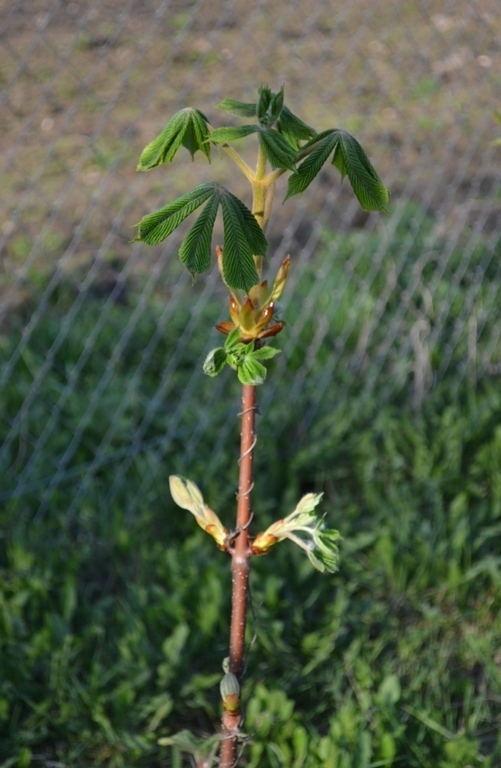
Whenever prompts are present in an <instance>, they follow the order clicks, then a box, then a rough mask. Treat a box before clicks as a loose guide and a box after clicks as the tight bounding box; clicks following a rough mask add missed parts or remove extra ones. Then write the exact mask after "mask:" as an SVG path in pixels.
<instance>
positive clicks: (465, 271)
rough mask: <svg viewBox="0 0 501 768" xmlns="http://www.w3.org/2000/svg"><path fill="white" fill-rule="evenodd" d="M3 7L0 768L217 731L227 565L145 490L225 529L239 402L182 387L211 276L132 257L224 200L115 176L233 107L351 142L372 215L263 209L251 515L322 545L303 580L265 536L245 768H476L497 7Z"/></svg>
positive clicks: (485, 592) (221, 2)
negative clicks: (208, 509)
mask: <svg viewBox="0 0 501 768" xmlns="http://www.w3.org/2000/svg"><path fill="white" fill-rule="evenodd" d="M0 14H1V15H0V48H1V56H0V62H1V63H0V78H1V88H2V91H1V95H0V100H1V109H0V127H1V133H0V136H1V143H2V148H3V152H2V159H1V162H0V200H1V206H2V214H1V221H0V274H1V280H0V360H1V367H0V520H1V530H0V590H1V591H0V623H1V625H2V630H3V631H2V633H1V635H0V653H1V657H0V658H1V664H2V669H3V672H2V679H1V680H0V757H1V758H3V761H4V762H3V763H1V765H2V766H3V767H4V768H7V767H8V766H12V765H20V766H23V765H31V764H33V765H35V764H36V765H47V766H49V765H51V766H56V765H57V766H60V765H68V766H70V765H72V766H73V765H89V764H92V765H101V764H102V765H116V766H121V765H145V766H149V765H173V766H181V765H184V764H185V763H183V762H182V761H183V760H185V759H186V758H183V757H182V756H181V753H180V752H179V750H178V749H177V748H171V747H159V746H158V745H157V740H158V738H159V737H161V736H165V735H166V734H169V733H173V732H175V731H176V730H180V729H181V728H184V727H187V728H190V729H192V730H193V731H194V732H195V733H196V734H197V735H199V736H200V735H203V734H209V733H211V732H212V731H213V729H214V725H213V724H214V722H217V719H218V717H219V714H218V712H219V704H218V698H217V681H218V680H219V677H220V674H221V672H220V663H221V661H222V658H223V657H224V655H225V654H226V650H225V649H226V645H227V637H226V634H227V621H228V610H229V604H228V595H227V592H228V586H229V579H228V567H227V566H228V563H227V562H225V560H224V557H223V556H222V555H221V556H220V557H217V553H215V551H213V549H212V548H211V542H210V541H208V540H207V541H206V540H205V538H204V536H203V534H202V533H201V532H199V531H198V530H197V531H195V530H194V527H195V526H194V524H193V523H192V520H191V519H189V520H188V519H185V518H187V517H188V515H186V514H183V513H181V512H180V511H179V510H176V509H175V508H174V506H173V504H172V502H171V501H170V498H169V495H168V483H167V479H168V475H169V474H171V473H173V472H178V473H182V474H184V475H186V476H188V477H190V478H191V479H192V480H193V481H194V482H196V483H197V484H198V485H199V486H200V487H201V488H202V489H203V491H204V495H205V497H206V500H207V501H208V503H210V504H211V506H213V507H215V508H216V509H217V510H218V512H220V514H221V516H222V517H224V516H225V515H226V516H227V522H228V524H230V523H229V521H230V520H231V519H232V515H233V511H232V508H233V500H234V493H235V488H236V478H237V468H236V463H235V456H236V452H237V450H238V438H239V434H238V433H239V425H238V419H237V413H238V410H239V390H238V383H237V382H235V381H233V378H232V377H231V376H229V375H222V376H220V377H219V378H218V379H215V380H209V379H207V377H205V376H204V375H203V373H202V367H201V366H202V361H203V359H204V357H205V355H206V354H207V353H208V351H209V350H210V349H212V348H213V347H214V346H216V345H217V344H219V343H220V339H221V337H220V336H219V337H218V334H217V332H216V331H215V329H214V325H215V323H216V322H218V321H220V320H223V319H226V314H227V311H226V297H225V292H224V291H223V290H222V289H221V285H220V281H219V280H218V274H217V270H215V269H214V270H213V271H211V272H210V273H208V274H207V275H204V276H202V277H201V278H199V279H198V280H197V282H196V283H195V284H194V285H192V282H191V277H190V275H189V274H188V273H187V272H186V271H185V270H184V268H183V267H182V265H181V264H180V262H179V260H178V258H177V245H179V242H180V238H181V236H182V231H181V232H180V234H179V236H178V234H177V232H176V233H175V234H174V235H173V236H172V237H171V238H170V239H169V240H168V241H167V242H166V243H164V244H163V245H161V246H158V247H155V248H149V247H147V246H145V245H143V244H140V243H134V244H132V243H131V240H132V238H133V237H134V236H135V233H136V230H135V225H136V224H137V223H138V221H139V220H140V219H141V217H142V216H143V215H144V214H146V213H149V212H151V211H152V210H154V209H155V208H157V207H160V206H161V205H164V204H166V203H167V202H169V201H171V200H172V199H173V198H174V197H176V196H178V195H180V194H182V193H183V192H186V191H188V190H189V189H191V188H192V187H194V186H196V185H197V184H198V183H200V182H201V181H208V180H215V181H221V182H222V183H224V184H226V185H228V186H229V187H230V188H231V190H232V191H233V192H234V193H235V194H237V195H239V196H240V197H242V199H243V200H244V201H247V202H249V197H248V191H247V189H246V186H245V181H241V180H240V179H239V178H238V177H236V178H233V177H232V172H233V168H232V167H231V165H230V164H229V162H228V159H227V158H226V157H225V156H223V155H221V157H218V156H217V153H215V154H214V159H213V162H212V165H208V163H207V161H206V159H205V158H203V157H202V156H201V155H200V153H199V154H198V155H197V156H196V158H195V161H194V162H193V163H192V162H191V160H190V159H189V155H188V154H187V153H186V154H185V155H184V156H183V155H178V156H177V157H176V159H175V161H174V163H173V164H172V165H170V166H165V167H163V168H159V169H156V170H154V171H153V172H151V173H148V174H136V172H135V167H136V165H137V162H138V158H139V155H140V152H141V150H142V148H143V147H144V146H145V145H146V144H147V143H148V142H150V141H151V140H152V139H153V138H154V137H155V136H157V135H158V133H159V132H160V131H161V130H162V128H163V126H164V125H165V123H166V122H167V120H168V119H169V117H170V116H172V114H173V113H175V112H176V111H178V110H179V109H182V108H183V107H186V106H194V107H198V108H199V109H201V110H202V111H203V112H204V113H205V114H206V115H207V117H208V118H209V121H210V122H211V124H212V125H213V126H216V127H217V126H220V125H224V124H227V123H228V121H229V120H230V121H231V120H233V118H228V116H227V115H226V114H225V113H224V112H221V111H218V110H217V108H216V107H217V104H218V103H219V102H220V101H221V100H222V99H223V98H226V97H231V98H236V99H240V100H242V101H253V100H254V99H255V95H256V91H257V88H258V87H259V86H260V85H261V84H263V83H264V84H268V85H269V86H270V87H271V88H272V89H273V90H275V91H276V90H278V89H279V88H280V86H282V85H283V86H284V87H285V98H286V103H287V104H288V106H289V107H290V108H291V109H292V110H293V111H294V112H295V113H296V114H297V115H298V116H299V117H301V118H302V119H303V120H305V121H306V122H307V123H309V124H310V125H312V126H313V127H314V128H316V129H317V130H318V131H321V130H325V129H328V128H336V127H340V128H345V129H347V130H348V131H350V132H351V133H353V134H354V135H355V136H356V137H357V138H358V139H359V141H360V142H361V143H362V145H363V146H364V148H365V149H366V151H367V153H368V154H369V157H370V159H371V161H372V162H373V164H374V165H375V167H376V169H377V170H378V172H379V174H380V176H381V178H382V179H383V182H384V183H385V184H386V186H388V187H389V188H390V190H391V193H392V198H391V204H390V212H389V213H388V214H382V215H379V214H378V215H376V214H366V213H364V212H363V211H361V210H360V207H359V205H358V203H357V201H356V199H355V197H354V195H353V193H352V191H351V188H350V186H349V184H348V182H347V181H345V182H344V183H342V182H341V179H340V176H339V174H338V173H337V171H336V170H335V169H334V168H332V167H331V166H326V167H325V169H324V170H323V171H322V172H321V174H320V175H319V177H318V178H317V180H316V181H315V182H314V184H312V186H311V187H310V188H309V190H308V192H307V193H306V194H305V195H304V196H303V197H302V199H299V198H292V199H291V200H288V201H287V203H286V204H285V205H283V206H282V205H281V199H282V198H283V196H284V195H285V189H286V186H285V183H284V185H283V189H279V190H278V194H277V201H276V204H275V214H274V217H273V220H272V223H271V225H270V229H269V232H268V233H267V234H268V238H269V240H270V244H271V248H270V259H269V269H270V275H271V276H273V274H274V273H275V272H276V270H277V269H278V265H279V264H280V263H281V260H282V259H283V257H284V256H285V255H286V254H287V253H290V254H291V256H292V269H291V274H290V279H289V282H288V286H287V291H286V293H285V295H284V296H283V300H282V301H283V306H282V314H283V318H284V320H285V322H286V328H285V331H284V332H283V333H282V334H281V335H280V336H279V337H278V338H277V342H279V343H278V346H279V347H280V348H281V349H282V354H281V355H279V356H278V357H277V358H276V359H275V360H274V361H273V363H272V364H271V365H270V372H269V376H268V380H267V382H266V386H264V387H263V388H262V390H260V391H259V403H260V413H261V417H260V420H259V442H258V453H257V464H256V501H255V512H256V515H257V516H260V518H261V519H262V520H264V521H269V520H270V521H271V519H274V518H276V517H277V516H283V515H285V514H287V513H288V512H289V511H292V509H293V507H294V505H295V503H296V501H297V500H298V498H299V496H300V495H301V493H305V492H308V491H311V490H315V491H324V492H325V501H324V503H325V509H326V511H327V519H328V522H329V525H330V526H332V527H337V528H339V530H340V531H341V534H342V536H343V539H344V541H343V544H342V546H341V553H342V565H341V570H340V573H339V574H338V575H336V576H334V577H331V576H328V577H325V576H320V575H318V574H316V573H312V571H311V568H310V566H309V564H308V563H307V562H306V561H305V562H304V563H303V562H302V559H301V557H300V554H299V553H296V552H291V551H290V550H291V549H292V547H291V548H289V547H288V546H287V545H286V544H283V545H282V546H283V549H284V551H283V552H277V554H276V555H275V553H273V556H271V557H269V558H266V559H262V560H260V561H259V562H258V563H257V564H256V568H255V583H254V586H253V607H254V614H253V615H254V618H253V621H252V622H251V627H250V634H249V641H250V640H251V638H254V639H256V637H257V641H256V642H255V643H254V644H252V646H251V650H250V651H249V661H248V678H247V679H248V684H247V685H248V691H247V692H246V697H247V701H248V717H247V720H246V723H245V726H244V730H246V732H248V733H249V735H250V737H251V738H252V740H251V743H249V744H248V746H247V749H246V750H245V752H244V758H243V760H244V764H248V765H258V764H259V765H268V764H269V765H271V766H282V765H283V766H286V765H287V766H289V765H294V766H296V767H297V768H299V766H301V765H303V764H304V765H307V766H310V765H311V766H316V765H322V766H333V767H334V766H336V768H338V767H339V768H344V766H356V767H357V768H358V767H360V768H365V767H366V766H367V767H368V766H374V768H375V766H383V765H393V764H395V765H406V766H428V765H429V766H432V765H433V766H436V765H440V766H443V767H444V768H445V766H456V765H457V766H458V767H460V768H465V766H466V765H490V766H495V765H499V760H500V759H501V742H500V737H499V724H500V719H501V694H500V691H501V656H500V655H499V647H500V645H501V624H500V619H499V608H500V597H501V577H500V557H499V545H500V538H501V483H500V481H499V470H500V462H501V423H500V416H501V393H500V386H499V376H501V336H500V333H501V259H500V256H501V147H500V146H496V145H495V140H496V139H497V138H499V136H501V125H500V124H499V123H498V122H496V119H495V113H496V111H499V110H500V109H501V106H500V105H501V100H500V86H501V37H500V24H501V20H500V12H499V8H498V3H497V2H496V0H482V2H477V1H476V0H475V1H474V2H471V1H470V2H462V1H458V0H456V2H452V1H447V0H443V2H431V0H423V2H400V3H397V2H387V1H386V2H383V1H382V0H372V1H371V2H369V1H368V0H366V1H363V0H352V2H350V3H336V2H333V0H311V2H309V3H299V2H294V1H292V0H291V1H289V2H282V1H281V0H275V2H274V3H264V2H256V3H248V2H244V1H243V0H215V1H213V2H209V0H197V1H196V2H189V1H184V2H182V1H181V0H173V1H172V2H170V1H169V0H124V1H123V2H118V0H87V1H86V2H83V1H82V2H66V1H64V2H63V0H31V2H29V3H27V2H22V0H11V2H7V0H0ZM243 151H245V150H243ZM251 156H252V155H249V157H251ZM216 235H217V232H216ZM176 238H177V239H176ZM214 242H217V237H216V238H215V241H214ZM496 761H497V762H496ZM188 764H189V763H188V762H186V765H188Z"/></svg>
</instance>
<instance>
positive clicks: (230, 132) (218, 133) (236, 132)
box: [210, 125, 260, 144]
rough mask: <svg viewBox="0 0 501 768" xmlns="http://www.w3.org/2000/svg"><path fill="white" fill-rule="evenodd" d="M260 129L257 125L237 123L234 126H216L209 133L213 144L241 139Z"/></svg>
mask: <svg viewBox="0 0 501 768" xmlns="http://www.w3.org/2000/svg"><path fill="white" fill-rule="evenodd" d="M259 130H260V127H259V125H239V126H234V127H225V128H216V130H215V131H212V133H211V135H210V140H211V142H212V143H213V144H226V143H227V142H228V141H235V140H236V139H243V138H244V137H245V136H249V135H250V134H251V133H256V132H257V131H259Z"/></svg>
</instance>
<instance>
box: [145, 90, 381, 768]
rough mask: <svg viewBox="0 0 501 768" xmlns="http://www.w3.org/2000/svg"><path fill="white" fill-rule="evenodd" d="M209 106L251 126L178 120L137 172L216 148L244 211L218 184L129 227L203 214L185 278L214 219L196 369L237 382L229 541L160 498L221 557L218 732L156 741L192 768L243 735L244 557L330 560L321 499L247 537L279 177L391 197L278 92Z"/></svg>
mask: <svg viewBox="0 0 501 768" xmlns="http://www.w3.org/2000/svg"><path fill="white" fill-rule="evenodd" d="M218 107H219V109H221V110H223V111H225V112H228V113H230V114H231V115H234V116H236V117H239V118H243V119H245V120H247V121H250V122H247V123H246V124H245V125H237V126H235V125H231V126H224V127H221V128H213V127H212V126H211V125H210V123H209V121H208V119H207V117H206V116H205V114H204V113H203V112H201V111H200V110H199V109H193V108H187V109H183V110H181V111H180V112H178V113H177V114H176V115H174V117H172V118H171V119H170V120H169V122H168V123H167V125H166V126H165V128H164V130H163V131H162V133H161V134H160V135H159V136H158V137H157V138H156V139H154V141H152V142H151V143H150V144H148V146H147V147H145V149H144V150H143V152H142V154H141V158H140V160H139V165H138V170H140V171H149V170H151V169H152V168H155V167H156V166H158V165H163V164H166V163H170V162H172V160H173V159H174V157H175V155H176V153H177V151H178V149H179V148H180V147H185V148H186V149H187V150H188V151H189V153H190V154H191V156H192V158H193V157H194V155H195V153H196V152H197V151H200V152H202V153H203V154H204V155H205V156H206V157H207V159H208V160H209V162H210V160H211V150H212V146H217V147H221V148H222V149H223V151H224V152H225V153H226V154H227V155H228V156H229V157H230V158H231V160H233V162H234V164H235V165H236V166H237V168H238V169H239V171H240V172H241V173H243V175H244V176H245V177H246V179H247V180H248V182H249V184H250V186H251V190H252V205H251V208H250V209H249V208H248V207H247V206H246V205H245V203H243V202H242V201H241V200H240V199H239V198H238V197H236V196H235V195H233V194H232V193H231V192H230V191H229V190H228V189H227V188H226V187H224V186H222V185H221V184H219V183H218V182H208V183H204V184H200V185H198V186H197V187H195V189H192V190H191V191H190V192H187V193H186V194H184V195H182V196H181V197H179V198H177V199H176V200H174V201H173V202H170V203H168V204H167V205H165V206H164V207H163V208H160V209H159V210H157V211H154V212H153V213H150V214H148V215H147V216H145V217H144V218H143V219H142V220H141V222H140V223H139V232H138V237H137V238H136V240H141V241H143V242H145V243H148V244H149V245H157V244H158V243H161V242H162V241H163V240H165V239H166V238H167V237H168V236H169V235H170V234H171V233H172V232H173V231H174V230H175V229H176V228H177V227H178V226H179V225H180V224H181V223H182V222H183V221H184V219H186V218H187V217H188V216H190V215H191V214H192V213H194V212H195V211H196V210H197V209H200V208H201V209H202V210H201V212H200V213H199V215H198V218H197V219H196V221H195V223H194V224H193V226H192V227H191V229H190V230H189V231H188V234H187V235H186V237H185V238H184V240H183V241H182V243H181V246H180V249H179V258H180V259H181V261H182V262H183V264H184V265H185V266H186V267H187V269H188V270H189V271H190V272H191V274H192V275H193V277H195V276H196V275H197V274H200V273H203V272H206V271H207V270H209V269H210V267H211V253H212V232H213V228H214V224H215V221H216V217H217V214H218V211H219V210H220V211H221V214H222V220H223V246H222V247H220V246H216V248H215V250H216V255H217V265H218V269H219V272H220V274H221V278H222V280H223V282H224V284H225V285H226V287H227V288H228V291H229V314H230V320H228V321H223V322H219V323H218V324H217V326H216V327H217V329H218V330H219V331H220V332H221V333H222V334H223V335H225V336H226V341H225V343H224V344H223V345H222V346H220V347H217V348H216V349H214V350H212V351H211V352H210V353H209V355H208V356H207V358H206V360H205V362H204V365H203V369H204V371H205V373H207V374H208V375H209V376H218V375H219V374H220V373H221V371H222V370H223V368H224V367H225V366H226V365H228V366H229V367H230V368H232V369H233V370H235V371H236V374H237V376H238V379H239V381H240V382H241V384H242V410H241V413H240V416H241V418H242V425H241V443H240V457H239V459H238V463H239V483H238V492H237V516H236V525H235V528H234V529H233V530H228V529H227V528H226V527H225V526H224V525H223V523H222V522H221V520H220V519H219V517H218V515H217V514H216V513H215V512H214V511H213V510H212V509H210V508H209V507H208V505H207V504H206V503H205V501H204V499H203V496H202V493H201V492H200V490H199V489H198V488H197V486H196V485H195V484H194V483H193V482H191V481H190V480H186V479H185V478H182V477H179V476H175V475H174V476H171V477H170V490H171V494H172V497H173V499H174V501H175V502H176V504H177V505H178V506H180V507H181V508H182V509H186V510H188V511H190V512H191V513H192V514H193V515H194V516H195V519H196V520H197V522H198V524H199V525H200V526H201V527H202V528H203V529H204V530H205V531H206V532H207V533H209V534H210V535H211V536H212V537H213V538H214V540H215V542H216V544H217V546H218V547H219V549H221V550H223V551H226V552H227V553H228V554H229V555H230V556H231V571H232V611H231V624H230V650H229V657H228V659H226V660H225V662H224V664H223V670H224V673H225V674H224V677H223V679H222V681H221V686H220V688H221V696H222V700H223V716H222V729H221V734H219V735H218V738H217V739H216V741H214V738H211V739H209V740H208V741H206V742H200V740H197V739H196V738H195V737H194V736H192V735H191V734H189V733H187V732H184V731H183V732H181V734H178V735H177V736H172V737H167V738H164V739H161V740H160V742H159V743H162V744H171V745H176V746H177V747H178V748H179V749H185V750H187V751H191V752H192V754H193V755H195V756H196V760H197V765H200V766H201V765H202V764H203V765H208V764H210V762H209V763H208V762H207V760H209V761H213V760H215V759H216V757H215V756H216V751H217V747H216V748H215V747H214V744H217V742H218V741H219V740H220V742H221V744H220V756H219V764H220V766H221V768H230V767H232V766H235V765H236V764H237V762H238V744H239V741H241V740H242V739H243V737H244V734H243V733H242V731H241V724H242V722H243V715H242V711H241V703H240V684H241V678H242V672H243V663H244V650H245V627H246V612H247V600H248V580H249V561H250V558H251V557H252V555H265V554H267V553H268V552H269V550H270V549H271V548H272V547H273V546H275V544H277V543H278V542H280V541H283V540H284V539H289V540H290V541H292V542H294V543H295V544H297V545H298V546H299V547H301V549H303V550H304V551H305V553H306V555H307V556H308V558H309V560H310V562H311V564H312V565H313V566H314V567H315V568H317V569H318V570H320V571H329V572H331V573H332V572H334V571H335V570H336V569H337V561H338V547H337V541H338V539H339V534H338V532H337V531H335V530H332V529H329V528H326V527H325V524H324V517H319V516H318V515H317V513H316V511H315V510H316V507H317V506H318V504H319V502H320V500H321V498H322V494H313V493H309V494H307V495H306V496H304V497H303V498H302V499H301V500H300V501H299V502H298V504H297V506H296V508H295V510H294V511H293V512H292V513H291V514H290V515H288V516H287V517H285V518H284V519H282V520H278V521H276V522H275V523H273V524H272V525H271V526H269V527H268V528H267V530H265V531H264V532H261V533H257V534H256V535H254V534H251V532H250V530H249V528H250V524H251V521H252V519H253V516H254V515H253V512H252V509H251V495H252V489H253V486H254V481H253V458H254V449H255V446H256V441H257V437H256V428H255V415H256V408H257V406H256V387H257V386H259V385H261V384H263V382H264V381H265V379H266V373H267V369H266V366H265V363H266V361H267V360H270V359H271V358H273V357H274V356H275V355H276V354H278V353H279V350H278V349H276V348H274V347H270V346H268V342H267V340H268V339H269V338H271V337H273V336H275V335H277V334H278V333H280V332H281V331H282V329H283V327H284V326H283V323H282V322H279V321H277V319H276V317H274V315H275V312H276V302H277V300H278V298H279V297H280V295H281V294H282V291H283V290H284V287H285V283H286V280H287V275H288V272H289V268H290V263H291V260H290V257H289V256H287V258H286V259H284V261H283V262H282V265H281V266H280V267H279V269H278V272H277V275H276V277H275V280H274V282H273V284H272V286H271V288H270V287H269V284H268V281H267V280H266V279H264V280H263V262H264V261H265V260H266V259H267V251H268V242H267V239H266V236H265V234H264V233H265V229H266V226H267V224H268V222H269V220H270V216H271V210H272V203H273V197H274V191H275V185H276V182H277V180H278V179H279V178H280V177H281V176H283V175H284V174H286V173H288V174H289V178H288V186H287V193H286V195H285V198H284V202H285V200H287V199H288V198H289V197H292V196H293V195H297V194H300V193H302V192H304V191H305V190H306V189H307V187H308V186H309V185H310V184H311V182H312V181H313V180H314V179H315V177H316V176H317V175H318V173H319V171H320V170H321V169H322V168H323V166H324V165H325V164H326V163H327V161H329V160H330V162H331V164H332V165H333V166H334V167H335V168H337V170H338V171H339V172H340V173H341V177H342V178H344V177H345V176H346V177H348V180H349V182H350V184H351V186H352V188H353V191H354V193H355V195H356V197H357V198H358V201H359V203H360V205H361V206H362V208H363V209H364V210H366V211H386V210H387V205H388V201H389V192H388V190H387V189H386V187H385V186H384V185H383V183H382V182H381V180H380V178H379V176H378V174H377V173H376V171H375V170H374V168H373V166H372V164H371V162H370V160H369V159H368V157H367V155H366V153H365V151H364V150H363V149H362V147H361V145H360V144H359V142H358V141H357V140H356V139H355V138H354V137H353V136H351V135H350V134H349V133H348V132H347V131H345V130H342V129H340V128H331V129H328V130H324V131H322V132H320V133H317V131H316V130H315V129H314V128H312V127H311V126H310V125H308V124H307V123H305V122H303V120H301V119H300V118H299V117H297V116H296V115H295V114H294V113H293V112H292V111H291V110H290V109H289V108H288V107H287V106H286V105H285V103H284V89H283V87H282V88H281V89H280V90H279V91H278V92H277V93H274V92H272V91H271V89H270V88H268V86H261V87H260V88H259V90H258V99H257V101H256V102H252V103H248V102H242V101H237V100H235V99H224V100H223V101H222V102H221V103H220V104H219V105H218ZM250 137H253V138H254V140H255V139H257V160H256V166H255V169H253V168H251V167H250V166H249V165H248V164H247V163H246V162H245V160H244V159H243V158H242V156H241V155H240V154H239V153H238V152H237V151H236V150H235V149H234V147H233V146H232V142H234V141H237V140H239V139H248V138H250ZM202 206H203V207H202ZM204 744H205V746H204ZM187 745H188V746H187ZM190 745H191V746H190Z"/></svg>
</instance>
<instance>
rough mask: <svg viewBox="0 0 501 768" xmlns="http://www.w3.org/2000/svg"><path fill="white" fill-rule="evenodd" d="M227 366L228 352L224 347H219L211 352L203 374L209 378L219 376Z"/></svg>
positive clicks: (204, 365) (206, 360)
mask: <svg viewBox="0 0 501 768" xmlns="http://www.w3.org/2000/svg"><path fill="white" fill-rule="evenodd" d="M225 365H226V350H225V349H223V347H217V348H216V349H213V350H211V351H210V352H209V354H208V355H207V357H206V358H205V362H204V364H203V372H204V373H206V374H207V376H212V377H214V376H219V374H220V373H221V371H222V370H223V368H224V366H225Z"/></svg>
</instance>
